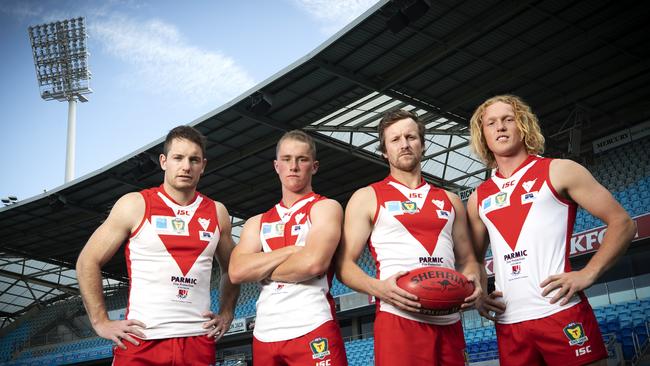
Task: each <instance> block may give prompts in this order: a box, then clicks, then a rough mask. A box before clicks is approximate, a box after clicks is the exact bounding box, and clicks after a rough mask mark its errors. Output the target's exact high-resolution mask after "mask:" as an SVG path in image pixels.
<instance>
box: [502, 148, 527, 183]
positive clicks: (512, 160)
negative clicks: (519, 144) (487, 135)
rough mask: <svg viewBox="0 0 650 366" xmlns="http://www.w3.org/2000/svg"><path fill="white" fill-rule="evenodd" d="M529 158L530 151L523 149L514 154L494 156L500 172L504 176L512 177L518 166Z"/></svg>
mask: <svg viewBox="0 0 650 366" xmlns="http://www.w3.org/2000/svg"><path fill="white" fill-rule="evenodd" d="M527 158H528V152H526V150H525V149H522V150H521V151H520V152H518V153H517V154H516V155H512V156H497V155H495V156H494V160H495V161H496V163H497V168H498V171H499V173H500V174H501V175H502V176H503V177H504V178H510V176H512V174H513V173H514V172H515V170H516V169H517V168H519V166H520V165H521V163H523V162H524V161H525V160H526V159H527Z"/></svg>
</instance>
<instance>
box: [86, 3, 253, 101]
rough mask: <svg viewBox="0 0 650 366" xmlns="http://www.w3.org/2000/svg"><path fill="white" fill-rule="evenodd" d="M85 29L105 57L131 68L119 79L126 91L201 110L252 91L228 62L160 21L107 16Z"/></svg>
mask: <svg viewBox="0 0 650 366" xmlns="http://www.w3.org/2000/svg"><path fill="white" fill-rule="evenodd" d="M88 26H89V31H90V32H91V35H92V37H93V38H95V39H97V40H99V42H100V43H101V45H102V47H103V49H104V51H106V52H107V53H108V54H109V55H112V56H114V57H117V58H118V59H120V60H122V61H124V62H126V63H127V64H131V65H132V66H133V72H134V74H133V75H129V76H128V77H127V76H126V75H124V76H123V77H124V79H125V80H128V81H127V82H128V83H130V84H131V85H129V87H140V88H142V90H143V91H146V92H148V93H154V94H156V95H159V96H167V97H171V98H174V99H176V98H182V99H183V100H185V101H186V102H187V103H192V104H195V105H197V106H205V105H208V104H215V103H223V102H226V101H228V100H230V99H231V98H233V97H235V96H237V95H238V94H240V93H241V92H243V91H244V90H246V89H248V88H250V87H251V86H253V85H254V80H253V79H252V77H251V76H250V75H249V74H248V73H247V72H246V71H245V70H244V69H242V68H241V67H240V66H238V65H237V64H236V62H235V61H234V60H233V59H232V58H230V57H228V56H226V55H223V54H221V53H219V52H216V51H207V50H203V49H200V48H198V47H196V46H193V45H191V44H189V43H188V42H187V41H186V40H185V39H184V38H183V36H182V34H181V33H180V32H179V31H178V29H177V28H176V27H175V26H174V25H171V24H168V23H165V22H163V21H160V20H150V21H146V22H144V23H143V22H140V21H135V20H134V19H131V18H127V17H124V16H112V17H110V18H108V19H96V20H95V22H93V23H91V24H88Z"/></svg>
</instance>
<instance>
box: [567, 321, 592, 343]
mask: <svg viewBox="0 0 650 366" xmlns="http://www.w3.org/2000/svg"><path fill="white" fill-rule="evenodd" d="M564 335H566V336H567V338H569V345H571V346H575V345H578V346H582V345H583V344H585V342H587V341H588V340H589V338H587V336H586V335H585V330H584V328H583V327H582V323H569V324H568V325H567V326H566V327H564Z"/></svg>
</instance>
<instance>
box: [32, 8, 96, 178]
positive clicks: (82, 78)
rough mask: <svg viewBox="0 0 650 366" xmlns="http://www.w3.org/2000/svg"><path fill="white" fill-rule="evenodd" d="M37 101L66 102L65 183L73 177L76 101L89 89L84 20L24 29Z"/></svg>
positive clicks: (80, 99) (81, 99) (84, 98)
mask: <svg viewBox="0 0 650 366" xmlns="http://www.w3.org/2000/svg"><path fill="white" fill-rule="evenodd" d="M28 33H29V39H30V41H31V44H32V55H33V56H34V67H35V68H36V78H37V80H38V88H39V90H40V92H41V98H43V99H45V100H58V101H60V102H62V101H67V102H68V143H67V148H66V167H65V182H69V181H70V180H72V179H73V178H74V155H75V154H74V150H75V134H76V118H77V107H76V103H77V101H81V102H86V101H88V99H87V98H86V97H85V96H84V94H90V93H92V89H90V77H91V73H90V70H88V56H89V53H88V51H87V47H86V38H87V34H86V21H85V19H84V18H82V17H79V18H73V19H66V20H63V21H56V22H52V23H46V24H40V25H35V26H31V27H29V28H28Z"/></svg>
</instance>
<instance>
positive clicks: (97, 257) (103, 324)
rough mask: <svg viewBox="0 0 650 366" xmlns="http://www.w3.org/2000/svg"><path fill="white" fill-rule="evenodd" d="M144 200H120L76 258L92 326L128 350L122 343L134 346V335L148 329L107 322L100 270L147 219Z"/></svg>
mask: <svg viewBox="0 0 650 366" xmlns="http://www.w3.org/2000/svg"><path fill="white" fill-rule="evenodd" d="M144 208H145V204H144V199H143V197H142V195H141V194H139V193H129V194H126V195H124V196H123V197H122V198H120V199H119V200H118V201H117V202H116V203H115V205H114V206H113V208H112V209H111V213H110V214H109V216H108V218H107V219H106V221H104V223H103V224H102V225H101V226H99V228H97V230H95V232H94V233H93V235H92V236H91V237H90V239H89V240H88V242H87V243H86V245H85V246H84V248H83V250H82V251H81V253H80V254H79V258H78V259H77V266H76V269H77V280H78V281H79V289H80V291H81V296H82V298H83V302H84V305H85V306H86V312H87V313H88V317H89V318H90V323H91V325H92V327H93V329H94V330H95V332H96V333H97V335H99V336H100V337H102V338H106V339H110V340H112V341H113V342H115V344H117V345H118V346H119V347H120V348H122V349H126V346H125V345H124V343H122V340H126V341H129V342H131V343H133V344H135V345H138V344H139V342H138V341H137V340H136V339H134V338H133V337H131V335H130V334H134V335H136V336H139V337H144V334H143V333H142V332H141V331H140V328H139V327H141V328H145V327H146V326H145V325H144V324H143V323H142V322H140V321H137V320H121V321H111V320H109V319H108V313H107V311H106V305H105V303H104V294H103V288H102V275H101V268H102V266H103V265H104V264H106V262H108V261H109V260H110V259H111V258H113V255H115V252H116V251H117V250H118V249H119V248H120V247H121V246H122V244H123V243H124V242H125V241H126V240H127V239H128V238H129V236H130V235H131V232H132V230H134V229H135V228H136V226H137V225H138V224H139V223H140V221H141V220H142V218H143V217H144Z"/></svg>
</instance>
